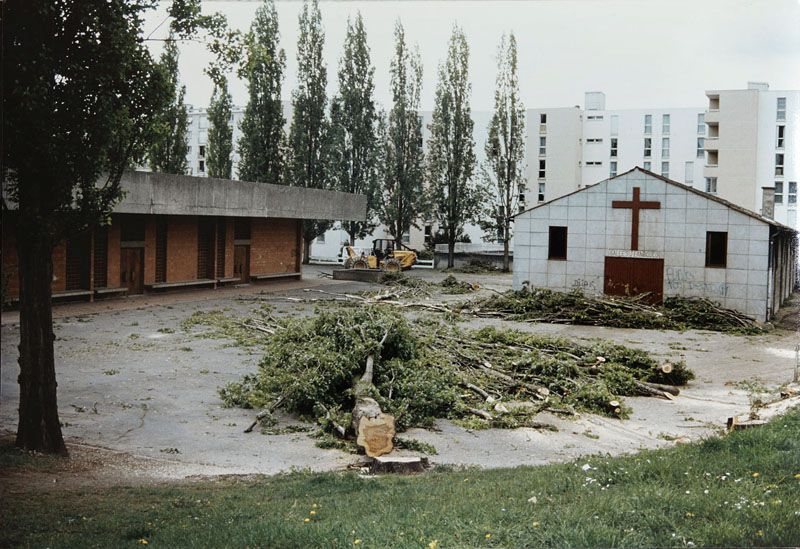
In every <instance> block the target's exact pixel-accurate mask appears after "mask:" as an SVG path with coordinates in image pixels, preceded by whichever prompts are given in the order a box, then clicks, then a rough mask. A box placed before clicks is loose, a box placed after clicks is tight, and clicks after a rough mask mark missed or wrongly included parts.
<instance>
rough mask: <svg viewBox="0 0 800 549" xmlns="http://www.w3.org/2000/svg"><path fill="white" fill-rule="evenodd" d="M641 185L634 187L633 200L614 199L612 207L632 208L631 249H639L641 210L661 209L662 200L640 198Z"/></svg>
mask: <svg viewBox="0 0 800 549" xmlns="http://www.w3.org/2000/svg"><path fill="white" fill-rule="evenodd" d="M639 192H640V191H639V187H634V188H633V200H614V201H613V202H611V207H612V208H630V209H631V210H632V212H631V214H632V215H631V250H638V249H639V210H660V209H661V202H655V201H645V202H642V201H641V200H639Z"/></svg>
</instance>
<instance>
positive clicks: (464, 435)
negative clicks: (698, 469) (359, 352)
mask: <svg viewBox="0 0 800 549" xmlns="http://www.w3.org/2000/svg"><path fill="white" fill-rule="evenodd" d="M325 272H330V268H326V267H309V268H307V269H306V271H305V276H304V278H303V280H301V281H292V282H282V283H276V284H272V285H264V286H249V287H243V288H229V289H224V290H220V291H216V292H215V291H203V292H186V293H176V294H168V295H165V296H158V297H154V296H144V297H137V298H126V299H118V300H114V301H107V302H102V303H97V304H73V305H63V306H58V307H56V309H55V311H54V316H55V333H56V337H57V339H56V370H57V376H58V382H59V411H60V416H61V420H62V422H63V423H64V434H65V436H66V438H67V442H68V444H70V445H72V447H73V448H76V449H80V448H84V449H87V451H88V450H91V451H94V449H97V448H101V449H104V451H105V450H110V451H112V452H114V453H119V455H124V456H126V460H125V467H124V470H120V474H123V475H127V476H131V475H136V474H142V475H147V476H149V477H154V478H162V479H168V478H184V477H186V476H191V475H217V474H250V473H265V474H271V473H277V472H281V471H287V470H289V469H293V468H300V469H306V468H307V469H312V470H329V469H336V468H343V467H345V466H347V465H348V464H350V463H353V462H354V461H356V459H357V458H356V456H353V455H350V454H346V453H343V452H341V451H338V450H323V449H319V448H316V447H315V446H314V440H313V439H311V438H309V437H308V436H307V435H306V434H304V433H295V434H286V435H262V434H259V433H258V432H253V433H250V434H245V433H243V430H244V428H245V427H246V426H247V425H249V424H250V422H251V421H252V419H253V416H254V412H253V411H248V410H240V409H227V408H223V407H222V403H221V401H220V399H219V397H218V395H217V389H218V388H219V387H220V386H222V385H224V384H226V383H228V382H230V381H235V380H238V379H239V378H240V377H241V376H242V375H243V374H245V373H248V372H253V371H255V369H256V365H257V363H258V360H259V356H258V354H257V351H256V350H253V349H242V348H237V347H235V346H232V345H231V344H230V342H226V341H223V340H219V339H208V338H202V337H197V336H196V334H192V333H186V332H185V331H184V330H183V329H182V328H181V322H182V321H183V320H184V319H186V318H187V317H189V316H190V315H192V314H193V313H194V312H196V311H209V310H215V309H222V310H225V311H227V312H230V313H232V314H236V313H240V314H247V313H248V312H249V311H251V310H253V309H254V308H257V307H259V306H260V305H261V304H263V303H264V302H269V303H270V305H272V306H273V307H274V310H275V311H276V314H293V315H294V314H310V313H312V312H313V309H314V306H315V305H314V304H313V303H306V302H297V301H292V300H287V299H285V298H287V297H289V298H302V299H313V298H321V297H324V296H323V295H322V294H320V293H318V292H308V291H304V290H305V289H308V288H315V289H323V290H325V291H329V292H356V291H363V290H368V289H374V288H375V286H374V285H371V284H365V283H354V282H340V281H333V280H331V279H329V278H323V277H321V276H319V274H320V273H325ZM412 275H413V276H420V277H423V278H427V279H431V280H438V279H441V278H443V277H444V275H443V274H442V273H439V272H432V271H414V272H413V273H412ZM456 276H457V278H459V279H464V280H468V281H470V282H478V283H480V284H481V285H482V287H484V288H492V289H496V290H505V289H508V288H509V287H510V284H511V277H510V276H508V275H494V274H490V275H470V274H462V275H456ZM482 291H490V290H488V289H486V290H482ZM443 299H457V300H460V299H464V296H444V297H443ZM490 323H501V324H502V325H503V326H505V327H509V328H517V329H521V330H528V331H532V332H536V333H541V334H553V335H560V336H564V337H570V338H578V339H582V338H595V337H599V338H607V339H610V340H613V341H615V342H617V343H622V344H626V345H631V346H635V347H640V348H644V349H647V350H649V351H651V352H653V353H655V354H657V355H661V356H663V357H665V358H666V357H671V358H677V357H683V358H685V360H686V362H687V364H688V366H689V367H690V368H692V369H693V370H694V371H695V373H696V374H697V379H696V380H695V381H693V382H692V383H691V384H690V385H689V387H688V388H686V389H685V390H683V391H682V393H681V395H680V396H679V397H678V398H677V399H676V400H674V401H667V400H661V399H654V398H627V399H626V402H628V403H629V404H630V405H631V406H632V408H633V415H632V417H631V419H629V420H626V421H621V420H614V419H608V418H602V417H598V416H592V415H585V416H583V417H581V418H579V419H577V420H571V419H563V418H559V417H550V416H547V417H546V418H544V419H545V420H546V421H548V422H551V423H554V424H555V425H557V426H558V428H559V430H558V432H546V431H536V430H533V429H517V430H488V431H474V432H473V431H468V430H465V429H463V428H461V427H457V426H455V425H453V424H451V423H449V422H447V421H440V422H439V424H438V425H437V427H438V429H437V430H431V431H424V430H419V429H414V430H412V431H409V432H407V433H405V434H404V435H403V436H405V437H407V438H416V439H418V440H422V441H425V442H428V443H431V444H433V445H434V446H435V447H436V448H437V450H438V454H437V455H436V456H433V457H432V460H433V461H434V462H436V463H448V464H464V465H477V466H483V467H499V466H515V465H522V464H531V465H532V464H542V463H547V462H554V461H564V460H568V459H571V458H574V457H576V456H579V455H584V454H590V453H609V454H620V453H626V452H631V451H635V450H637V449H639V448H653V447H658V446H664V445H670V444H674V443H675V442H674V440H675V439H676V438H680V437H688V438H689V439H691V440H697V439H698V438H700V437H702V436H705V435H708V434H711V433H714V432H717V431H718V430H719V429H720V428H721V427H722V426H723V425H724V422H725V420H726V418H727V417H728V416H730V415H733V414H744V413H747V412H748V410H749V408H750V399H751V397H752V396H753V391H754V390H756V391H757V390H758V387H759V386H768V387H773V388H774V387H776V386H778V385H780V384H783V383H786V382H788V381H790V380H791V376H792V372H793V369H794V365H795V351H794V348H795V345H796V344H797V343H798V341H800V338H799V337H798V333H797V332H796V331H791V330H785V329H784V330H776V331H773V332H771V333H769V334H767V335H762V336H746V337H745V336H732V335H725V334H719V333H714V332H699V331H688V332H684V333H680V332H672V331H652V330H630V329H611V328H601V327H588V326H566V325H547V324H526V323H513V322H504V321H497V320H484V319H481V320H472V321H470V322H469V323H468V325H472V326H476V327H477V326H482V325H486V324H490ZM18 338H19V325H18V318H17V315H16V313H14V312H10V313H8V314H4V315H3V319H2V364H1V365H2V378H1V382H2V386H1V387H0V433H3V434H6V435H9V434H11V433H13V432H14V431H15V429H16V421H17V418H16V413H17V405H18V388H17V384H16V377H17V374H18V366H17V363H16V361H17V342H18ZM742 381H746V382H749V385H745V384H742V383H740V382H742ZM283 420H284V421H285V422H290V421H293V420H292V418H287V417H284V418H283ZM132 463H146V465H147V466H146V467H144V468H142V469H141V471H140V470H139V469H137V468H136V467H135V466H133V465H131V464H132Z"/></svg>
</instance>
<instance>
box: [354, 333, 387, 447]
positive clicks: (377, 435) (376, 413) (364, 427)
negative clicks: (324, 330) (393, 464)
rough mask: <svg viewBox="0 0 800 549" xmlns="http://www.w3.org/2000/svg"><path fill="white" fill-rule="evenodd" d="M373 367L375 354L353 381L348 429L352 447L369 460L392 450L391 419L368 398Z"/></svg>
mask: <svg viewBox="0 0 800 549" xmlns="http://www.w3.org/2000/svg"><path fill="white" fill-rule="evenodd" d="M388 335H389V331H388V330H387V331H386V333H385V334H384V335H383V338H382V339H381V341H380V344H379V347H378V348H379V349H380V348H381V347H383V343H384V342H385V341H386V338H387V337H388ZM374 367H375V355H374V354H370V355H369V356H368V357H367V363H366V366H365V367H364V374H363V375H362V376H361V378H360V379H359V380H358V381H356V383H355V388H354V391H353V392H354V393H355V397H356V403H355V406H353V419H352V424H351V428H352V430H353V432H354V433H355V434H356V444H357V445H358V447H359V448H361V449H363V450H364V453H366V454H367V455H368V456H369V457H377V456H382V455H384V454H388V453H389V452H391V451H392V449H393V448H394V435H395V426H394V416H392V415H391V414H384V413H383V410H381V406H380V404H378V402H377V401H376V400H375V399H374V398H372V397H371V396H369V395H370V394H371V393H372V390H373V389H374V388H375V386H374V385H373V384H372V376H373V369H374Z"/></svg>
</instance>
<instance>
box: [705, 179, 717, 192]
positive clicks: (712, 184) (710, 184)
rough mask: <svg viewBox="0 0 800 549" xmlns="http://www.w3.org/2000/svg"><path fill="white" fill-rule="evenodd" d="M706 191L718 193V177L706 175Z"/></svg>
mask: <svg viewBox="0 0 800 549" xmlns="http://www.w3.org/2000/svg"><path fill="white" fill-rule="evenodd" d="M706 192H707V193H711V194H717V178H716V177H706Z"/></svg>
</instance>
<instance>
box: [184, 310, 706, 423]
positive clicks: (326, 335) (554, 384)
mask: <svg viewBox="0 0 800 549" xmlns="http://www.w3.org/2000/svg"><path fill="white" fill-rule="evenodd" d="M199 321H200V319H199V318H197V317H196V318H195V322H196V323H199ZM247 325H251V326H255V325H256V324H253V323H249V322H242V323H241V324H240V326H247ZM270 329H275V334H274V335H272V336H269V337H267V338H266V339H265V340H264V341H265V342H264V345H263V349H264V357H263V359H262V360H261V362H260V364H259V369H258V371H257V372H256V373H254V374H250V375H248V376H246V377H245V378H244V379H243V380H242V381H240V382H235V383H231V384H228V385H227V386H225V387H223V388H222V389H220V395H221V396H222V399H223V401H224V403H225V404H226V405H228V406H240V407H246V408H256V409H262V410H274V409H276V408H282V409H284V410H286V411H289V412H294V413H297V414H299V415H300V416H305V417H306V418H308V419H312V420H316V421H318V422H320V423H321V424H323V425H325V426H327V427H329V428H331V429H332V430H335V431H338V432H339V433H340V434H342V435H344V434H346V432H348V431H350V428H349V426H350V425H351V420H352V419H353V418H352V417H351V416H350V413H351V411H352V410H353V407H354V405H355V404H356V400H357V397H358V398H361V397H363V396H364V395H365V393H364V385H363V383H359V380H363V379H364V377H363V376H364V371H365V369H369V370H370V386H369V387H368V394H369V397H370V398H372V399H374V401H375V402H377V404H378V405H379V406H380V409H381V411H382V412H386V413H388V414H391V415H392V416H393V417H394V421H395V424H396V427H397V429H398V430H403V429H406V428H409V427H416V426H420V427H425V426H430V425H431V424H432V423H433V421H434V420H435V419H436V418H450V419H454V420H458V421H462V422H464V423H465V424H467V425H468V426H470V427H520V426H529V427H546V426H545V425H542V424H540V423H538V422H536V421H534V419H533V418H534V416H536V414H537V413H539V412H540V411H543V410H550V411H554V412H558V413H566V414H574V413H576V412H578V411H587V412H592V413H599V414H603V415H608V416H615V417H625V416H626V415H627V413H628V409H627V408H626V407H625V405H624V404H623V403H622V402H621V397H623V396H628V395H645V396H660V397H664V398H673V396H674V395H676V394H677V393H678V392H679V391H678V389H677V388H676V386H677V385H683V384H685V383H686V382H687V381H688V380H690V379H692V377H693V374H692V373H691V371H689V370H688V369H686V367H685V365H684V364H683V363H682V362H676V363H659V362H658V361H657V360H655V359H654V358H653V357H652V356H650V355H649V354H648V353H647V352H645V351H641V350H636V349H631V348H628V347H625V346H622V345H615V344H611V343H609V342H607V341H600V340H597V341H592V342H589V343H576V342H574V341H572V340H568V339H563V338H553V337H544V336H537V335H533V334H528V333H524V332H519V331H501V330H497V329H493V328H485V329H482V330H477V331H471V330H461V329H459V328H457V327H456V326H454V325H452V324H448V323H442V322H439V321H437V320H431V319H416V320H414V322H413V323H412V322H409V321H408V320H406V319H405V317H404V316H402V315H401V314H399V313H397V312H395V311H393V310H391V309H388V308H382V307H377V306H366V307H363V308H338V309H334V310H327V311H318V312H317V314H316V315H314V316H312V317H308V318H300V319H297V318H294V319H278V320H277V325H276V327H275V326H273V325H271V326H270ZM359 391H360V393H359Z"/></svg>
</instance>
